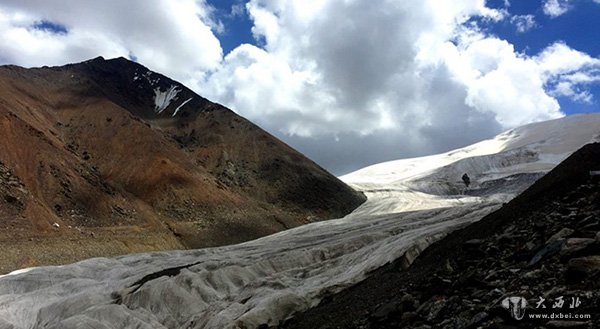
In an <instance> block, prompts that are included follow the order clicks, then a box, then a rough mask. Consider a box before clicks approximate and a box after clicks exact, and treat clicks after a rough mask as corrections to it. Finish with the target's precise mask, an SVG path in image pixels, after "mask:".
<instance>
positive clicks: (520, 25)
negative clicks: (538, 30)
mask: <svg viewBox="0 0 600 329" xmlns="http://www.w3.org/2000/svg"><path fill="white" fill-rule="evenodd" d="M599 1H600V0H599ZM510 22H511V23H512V24H513V25H514V26H515V27H516V28H517V32H519V33H524V32H527V31H529V30H531V29H532V28H534V27H535V26H536V24H535V17H534V16H533V15H514V16H513V17H511V18H510Z"/></svg>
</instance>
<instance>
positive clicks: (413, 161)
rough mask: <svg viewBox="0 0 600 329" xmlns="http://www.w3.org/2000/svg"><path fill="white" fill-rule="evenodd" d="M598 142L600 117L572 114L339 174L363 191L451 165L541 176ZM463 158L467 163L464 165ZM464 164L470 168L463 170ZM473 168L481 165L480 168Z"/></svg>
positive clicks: (425, 174) (495, 172)
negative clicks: (438, 151) (460, 145)
mask: <svg viewBox="0 0 600 329" xmlns="http://www.w3.org/2000/svg"><path fill="white" fill-rule="evenodd" d="M598 139H600V113H594V114H581V115H572V116H567V117H564V118H560V119H555V120H550V121H544V122H538V123H532V124H529V125H525V126H521V127H517V128H514V129H511V130H508V131H506V132H504V133H502V134H500V135H498V136H496V137H495V138H493V139H489V140H484V141H482V142H479V143H476V144H473V145H469V146H466V147H463V148H460V149H456V150H452V151H449V152H446V153H442V154H436V155H430V156H425V157H418V158H410V159H401V160H394V161H388V162H382V163H378V164H375V165H371V166H368V167H365V168H363V169H359V170H357V171H355V172H352V173H349V174H347V175H344V176H341V177H340V179H342V180H343V181H344V182H346V183H349V184H351V185H353V186H354V187H357V188H359V189H365V188H368V185H369V184H374V183H376V184H382V183H385V184H390V183H394V182H395V183H403V182H410V181H417V180H419V179H422V178H423V177H425V176H429V175H432V174H434V173H435V172H436V171H439V170H441V168H444V167H447V166H450V165H452V164H456V165H455V167H456V168H455V169H463V170H467V169H469V168H470V169H474V170H477V169H480V170H483V171H487V173H491V172H493V174H495V175H496V176H497V177H501V176H502V175H503V174H505V175H509V174H513V173H518V172H521V173H527V172H546V171H548V170H550V169H552V168H553V167H554V166H555V165H557V164H558V163H560V162H561V161H562V160H564V159H565V158H566V157H567V156H569V155H570V154H571V153H573V152H574V151H576V150H577V149H579V148H580V147H581V146H583V145H585V144H587V143H589V142H592V141H594V140H598ZM497 154H503V156H494V157H493V158H494V161H496V162H498V163H497V164H493V163H490V162H489V160H490V157H489V156H491V155H497ZM486 156H488V157H486ZM466 159H472V160H469V161H464V160H466ZM509 159H510V160H509ZM461 160H462V162H461ZM466 162H469V163H470V165H469V166H467V165H466ZM478 164H479V165H481V166H479V168H477V167H478V166H477V165H478ZM503 164H504V165H503ZM509 164H510V166H509ZM496 165H503V166H504V167H503V168H500V167H498V166H496ZM490 166H494V168H491V167H490ZM446 169H448V168H446ZM485 173H486V172H476V174H485ZM461 175H462V173H461ZM459 177H460V176H459Z"/></svg>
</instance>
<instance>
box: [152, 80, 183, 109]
mask: <svg viewBox="0 0 600 329" xmlns="http://www.w3.org/2000/svg"><path fill="white" fill-rule="evenodd" d="M180 91H181V90H180V89H177V86H175V85H171V87H169V88H168V89H167V90H166V91H161V89H160V87H158V88H155V89H154V112H156V114H160V113H162V111H164V110H165V109H166V108H167V107H168V106H169V105H170V104H171V101H173V100H175V99H177V98H176V97H177V94H179V92H180Z"/></svg>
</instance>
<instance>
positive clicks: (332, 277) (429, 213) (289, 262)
mask: <svg viewBox="0 0 600 329" xmlns="http://www.w3.org/2000/svg"><path fill="white" fill-rule="evenodd" d="M599 134H600V115H586V116H571V117H566V118H563V119H559V120H554V121H549V122H543V123H537V124H533V125H528V126H524V127H520V128H516V129H513V130H511V131H508V132H506V133H503V134H501V135H499V136H497V137H496V138H494V139H492V140H488V141H483V142H481V143H477V144H474V145H471V146H468V147H465V148H462V149H458V150H454V151H451V152H447V153H444V154H439V155H434V156H430V157H423V158H417V159H406V160H398V161H391V162H386V163H382V164H377V165H374V166H370V167H367V168H364V169H362V170H359V171H356V172H354V173H351V174H349V175H346V176H343V177H341V178H342V180H344V181H346V182H347V183H349V184H351V185H352V186H354V187H355V188H357V189H359V190H362V191H364V192H365V194H366V195H367V196H368V200H367V201H366V202H365V203H364V204H363V205H361V206H360V207H359V208H358V209H356V210H355V211H354V212H353V213H351V214H349V215H348V216H346V217H344V218H341V219H335V220H330V221H324V222H318V223H314V224H308V225H305V226H302V227H298V228H295V229H291V230H287V231H284V232H280V233H277V234H274V235H271V236H267V237H264V238H261V239H257V240H254V241H250V242H246V243H242V244H238V245H232V246H225V247H219V248H208V249H200V250H186V251H169V252H154V253H144V254H136V255H127V256H122V257H116V258H94V259H88V260H85V261H82V262H79V263H75V264H70V265H64V266H51V267H38V268H31V269H27V270H26V271H23V270H20V271H19V272H13V273H11V274H9V275H5V276H2V277H0V329H5V328H6V329H8V328H11V329H13V328H14V329H21V328H85V327H93V328H219V329H221V328H256V327H257V326H259V325H261V324H270V325H275V324H277V323H278V322H279V321H281V320H283V319H285V318H287V317H289V316H291V315H293V314H294V312H297V311H301V310H304V309H307V308H309V307H311V306H313V305H316V303H318V301H319V300H320V299H321V298H322V297H324V296H326V295H327V294H329V293H331V292H335V291H339V290H341V289H343V288H344V287H347V286H349V285H352V284H354V283H356V282H358V281H360V280H361V279H363V278H364V277H365V275H366V273H368V272H369V271H370V270H373V269H375V268H378V267H380V266H382V265H384V264H386V263H388V262H391V261H394V260H396V259H398V258H401V257H404V260H405V262H406V263H410V262H411V261H412V259H414V257H416V255H417V254H418V252H419V251H420V250H422V249H424V248H426V247H427V246H428V245H429V244H430V243H432V242H433V241H435V240H437V239H439V238H441V237H443V236H444V235H445V234H447V233H448V232H450V231H452V230H454V229H457V228H460V227H462V226H464V225H467V224H469V223H471V222H473V221H476V220H479V219H481V218H482V217H483V216H484V215H486V214H488V213H489V212H491V211H493V210H495V209H497V208H498V207H500V205H501V204H502V202H505V201H507V200H509V199H511V198H512V197H514V196H515V194H516V193H518V192H519V191H521V190H523V189H524V188H526V187H527V186H529V185H530V184H531V183H532V182H533V180H534V179H535V178H536V177H539V175H540V173H544V172H547V171H548V170H550V169H552V168H553V167H554V166H555V165H556V164H558V163H559V162H560V161H562V160H563V159H564V158H565V157H567V156H568V155H569V154H571V153H572V152H574V151H575V150H577V149H578V148H579V147H581V146H582V145H584V144H586V143H588V142H589V141H591V140H594V139H595V138H597V137H598V136H599ZM464 172H467V173H468V174H469V175H470V176H471V178H472V186H471V188H469V189H465V188H464V187H463V186H464V185H462V182H461V181H460V177H461V175H462V174H463V173H464Z"/></svg>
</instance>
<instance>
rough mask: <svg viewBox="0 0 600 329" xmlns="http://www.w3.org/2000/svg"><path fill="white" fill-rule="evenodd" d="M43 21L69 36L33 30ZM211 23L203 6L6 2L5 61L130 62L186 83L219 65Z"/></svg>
mask: <svg viewBox="0 0 600 329" xmlns="http://www.w3.org/2000/svg"><path fill="white" fill-rule="evenodd" d="M41 21H46V22H52V23H54V24H60V25H62V26H64V27H65V28H66V29H67V32H66V33H60V34H56V33H53V31H51V30H49V29H36V28H35V24H36V23H38V22H41ZM213 24H216V23H214V20H213V19H211V10H210V7H209V6H207V5H206V4H205V3H204V1H193V0H177V1H168V0H162V1H153V2H152V4H150V3H148V2H147V1H143V0H131V1H119V0H107V1H92V0H83V1H77V2H76V3H73V2H72V1H66V0H58V1H44V0H6V1H2V3H1V4H0V40H2V46H0V60H1V61H2V62H4V63H15V64H20V65H24V66H35V65H61V64H65V63H68V62H78V61H82V60H86V59H89V58H92V57H96V56H99V55H102V56H105V57H117V56H125V57H126V56H129V55H133V56H135V57H136V58H137V60H138V61H140V62H141V63H143V64H145V65H147V66H149V67H150V68H152V69H154V70H157V71H162V72H167V73H169V74H171V75H172V76H173V77H175V78H178V79H181V80H184V81H186V80H189V79H192V78H198V75H199V74H200V75H202V74H203V72H207V71H209V70H211V69H213V68H215V67H216V66H217V65H218V64H219V62H220V61H221V58H222V50H221V46H220V44H219V41H218V39H217V38H216V37H215V35H214V34H213V32H212V30H211V25H213Z"/></svg>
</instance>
